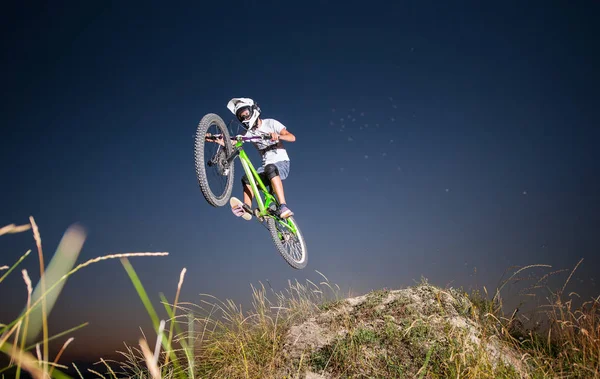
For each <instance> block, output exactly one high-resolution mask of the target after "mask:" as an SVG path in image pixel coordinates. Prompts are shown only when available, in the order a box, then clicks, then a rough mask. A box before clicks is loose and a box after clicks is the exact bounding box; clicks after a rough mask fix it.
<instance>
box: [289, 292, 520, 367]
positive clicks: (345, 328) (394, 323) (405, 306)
mask: <svg viewBox="0 0 600 379" xmlns="http://www.w3.org/2000/svg"><path fill="white" fill-rule="evenodd" d="M320 309H321V311H320V312H318V313H316V314H314V315H313V316H311V317H309V318H308V319H306V320H304V321H303V322H301V323H299V324H296V325H292V326H291V328H289V330H288V332H287V334H286V335H285V336H284V342H283V353H284V356H285V361H286V362H288V364H286V368H285V369H282V370H281V371H280V373H279V374H280V375H279V377H282V378H284V377H290V378H291V377H294V378H296V377H300V378H342V377H344V378H347V377H369V378H400V377H407V378H413V377H417V378H419V377H423V378H433V377H457V376H460V377H464V376H465V373H468V375H466V376H468V377H526V376H527V374H526V372H525V371H524V370H523V367H522V362H521V360H520V359H519V356H518V354H517V353H516V351H515V350H513V349H512V348H511V347H510V346H509V345H508V344H507V343H505V342H503V341H502V340H501V339H500V338H499V337H498V331H497V330H495V329H494V326H493V323H490V322H486V323H482V322H481V321H480V320H482V319H483V316H484V315H481V314H480V313H479V311H478V309H479V308H478V307H474V305H473V303H472V302H471V300H469V298H467V296H466V295H465V294H463V293H461V292H459V291H456V290H453V289H440V288H438V287H434V286H431V285H429V284H427V283H423V284H421V285H418V286H416V287H410V288H407V289H401V290H391V291H388V290H379V291H375V292H371V293H369V294H367V295H364V296H359V297H355V298H349V299H345V300H339V301H334V302H328V303H325V304H322V305H321V306H320ZM484 324H485V325H484ZM490 324H492V325H490Z"/></svg>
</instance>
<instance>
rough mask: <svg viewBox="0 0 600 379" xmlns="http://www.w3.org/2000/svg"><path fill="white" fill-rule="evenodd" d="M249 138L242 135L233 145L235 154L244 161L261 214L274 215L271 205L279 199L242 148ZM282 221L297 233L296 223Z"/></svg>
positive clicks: (277, 203) (277, 202) (243, 164)
mask: <svg viewBox="0 0 600 379" xmlns="http://www.w3.org/2000/svg"><path fill="white" fill-rule="evenodd" d="M249 139H251V138H243V137H242V138H240V139H238V140H237V142H236V143H235V145H233V147H234V149H235V151H237V152H235V151H234V154H237V155H238V156H239V158H240V162H241V163H242V167H243V168H244V171H245V172H246V177H247V178H248V182H250V187H251V188H252V193H253V194H254V197H255V198H256V202H257V203H258V210H259V216H262V217H266V216H272V215H271V214H270V212H269V206H270V205H271V204H275V205H276V206H278V205H279V201H277V199H276V198H275V196H273V194H271V193H270V192H269V190H268V189H267V187H266V186H265V184H264V183H263V182H262V180H261V178H260V176H259V175H258V172H257V171H256V169H255V168H254V166H253V165H252V162H251V161H250V158H249V157H248V155H247V154H246V152H245V151H244V149H243V148H242V145H243V144H244V140H249ZM257 183H258V186H260V189H261V191H262V193H263V195H264V197H265V199H264V202H263V199H262V198H261V196H260V192H259V190H258V186H257ZM276 220H279V219H278V218H277V219H276ZM281 221H283V222H285V224H286V226H287V227H288V228H289V229H290V230H291V231H292V233H294V234H295V233H296V227H295V225H294V223H292V222H290V221H289V220H286V219H281Z"/></svg>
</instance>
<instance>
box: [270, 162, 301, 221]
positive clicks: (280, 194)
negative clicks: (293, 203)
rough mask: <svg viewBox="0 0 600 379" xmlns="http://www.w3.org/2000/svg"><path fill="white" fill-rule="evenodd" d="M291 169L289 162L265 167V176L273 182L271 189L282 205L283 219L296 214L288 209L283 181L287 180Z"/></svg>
mask: <svg viewBox="0 0 600 379" xmlns="http://www.w3.org/2000/svg"><path fill="white" fill-rule="evenodd" d="M289 169H290V163H289V161H280V162H276V163H274V164H268V165H266V166H265V174H266V175H267V178H268V179H269V181H270V182H271V188H273V190H274V191H275V194H276V195H277V199H278V200H279V203H280V204H281V208H280V212H281V213H280V215H281V217H283V218H287V217H290V216H292V215H293V214H294V212H292V211H291V210H290V209H289V208H288V207H287V203H286V200H285V192H284V190H283V180H285V178H287V176H288V173H289Z"/></svg>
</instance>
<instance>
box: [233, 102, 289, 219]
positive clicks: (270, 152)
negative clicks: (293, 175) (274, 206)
mask: <svg viewBox="0 0 600 379" xmlns="http://www.w3.org/2000/svg"><path fill="white" fill-rule="evenodd" d="M227 108H228V109H229V110H230V111H231V113H233V114H234V115H235V116H236V117H237V119H238V120H239V121H240V122H241V123H242V125H243V126H244V129H246V133H245V134H244V137H254V136H260V135H264V134H269V135H271V139H270V140H263V139H261V140H253V141H252V144H253V145H254V147H256V149H257V150H258V152H259V154H260V156H261V158H262V165H261V167H259V168H258V169H257V170H256V172H257V173H258V174H259V175H260V178H261V180H262V181H263V183H265V184H267V185H268V183H270V184H271V188H272V189H273V190H274V191H275V194H276V195H277V199H278V200H279V203H280V208H279V215H280V217H282V218H288V217H290V216H293V215H294V213H293V212H292V211H291V210H290V209H289V208H288V206H287V204H286V200H285V195H284V191H283V183H282V181H283V180H285V178H287V176H288V174H289V172H290V158H289V156H288V153H287V151H286V149H285V147H284V146H283V142H282V141H286V142H294V141H296V137H295V136H294V135H293V134H292V133H290V132H289V131H288V130H287V128H286V127H285V126H284V125H283V124H282V123H281V122H279V121H277V120H275V119H272V118H265V119H262V118H260V108H259V107H258V104H256V103H255V102H254V100H252V99H250V98H243V97H240V98H233V99H231V100H230V101H229V103H227ZM242 186H243V190H244V204H241V202H239V201H238V202H237V203H236V202H234V203H233V205H232V208H231V211H232V212H233V214H234V215H236V216H238V217H240V216H242V217H243V218H244V219H245V220H250V219H252V214H251V213H250V210H251V207H252V200H253V194H252V189H251V187H250V182H249V181H248V178H247V177H246V174H244V176H243V177H242Z"/></svg>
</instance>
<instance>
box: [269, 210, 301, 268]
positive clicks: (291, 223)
mask: <svg viewBox="0 0 600 379" xmlns="http://www.w3.org/2000/svg"><path fill="white" fill-rule="evenodd" d="M267 227H268V229H269V232H270V233H271V238H272V239H273V243H274V244H275V247H276V248H277V251H278V252H279V254H281V256H282V257H283V259H285V261H286V262H287V263H288V264H289V265H290V266H292V267H293V268H295V269H298V270H301V269H303V268H304V267H306V264H307V262H308V254H307V251H306V243H305V241H304V236H303V235H302V232H301V231H300V228H299V227H298V224H297V223H296V220H294V218H293V217H288V218H287V219H281V218H279V217H267Z"/></svg>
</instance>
